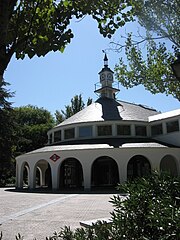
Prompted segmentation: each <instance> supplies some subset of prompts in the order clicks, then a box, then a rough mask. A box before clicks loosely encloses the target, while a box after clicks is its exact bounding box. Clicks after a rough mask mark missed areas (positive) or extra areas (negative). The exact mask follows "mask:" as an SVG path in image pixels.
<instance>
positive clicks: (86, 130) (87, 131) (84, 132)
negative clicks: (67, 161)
mask: <svg viewBox="0 0 180 240" xmlns="http://www.w3.org/2000/svg"><path fill="white" fill-rule="evenodd" d="M91 136H92V126H84V127H80V128H79V137H91Z"/></svg>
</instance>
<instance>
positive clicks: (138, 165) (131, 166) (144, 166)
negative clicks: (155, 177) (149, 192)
mask: <svg viewBox="0 0 180 240" xmlns="http://www.w3.org/2000/svg"><path fill="white" fill-rule="evenodd" d="M150 173H151V164H150V162H149V160H148V159H147V158H146V157H144V156H142V155H136V156H133V157H132V158H131V159H130V160H129V162H128V165H127V179H128V180H133V179H135V178H137V177H143V176H145V175H148V174H150Z"/></svg>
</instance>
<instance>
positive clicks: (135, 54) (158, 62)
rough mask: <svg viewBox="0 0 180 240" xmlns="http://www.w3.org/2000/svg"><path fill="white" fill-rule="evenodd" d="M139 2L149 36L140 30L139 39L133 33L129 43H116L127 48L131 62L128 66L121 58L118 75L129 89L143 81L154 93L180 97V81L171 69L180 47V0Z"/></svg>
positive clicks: (120, 47) (137, 9)
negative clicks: (143, 34) (142, 33)
mask: <svg viewBox="0 0 180 240" xmlns="http://www.w3.org/2000/svg"><path fill="white" fill-rule="evenodd" d="M139 4H140V6H139V7H138V8H136V9H135V15H136V16H137V18H138V22H139V23H140V25H141V26H142V27H144V28H145V29H146V30H147V32H146V36H145V37H143V36H142V35H141V34H140V33H139V36H138V38H137V37H136V38H135V36H133V35H132V33H129V35H128V37H127V40H126V43H125V45H120V44H116V47H117V48H116V50H118V51H120V50H121V49H122V48H123V47H125V53H126V56H127V61H128V67H127V66H126V64H125V63H124V59H122V58H120V61H119V63H118V64H117V65H116V68H115V72H116V77H117V79H118V80H119V81H120V82H121V83H122V85H123V86H125V87H127V88H129V87H133V86H137V85H139V84H142V85H144V86H145V88H146V89H147V90H149V91H151V92H152V93H154V94H155V93H166V94H167V95H168V94H172V95H173V96H174V97H175V98H177V99H178V100H180V93H179V90H180V82H179V81H178V80H176V78H175V76H174V75H173V72H172V69H171V64H172V63H173V62H174V60H175V59H176V56H177V54H178V51H179V48H180V39H179V35H180V28H179V26H180V20H179V14H180V5H179V1H177V0H173V1H165V0H160V1H159V0H152V1H144V0H141V1H139ZM136 35H137V34H136ZM158 40H159V41H158ZM170 45H171V47H170ZM168 48H169V49H168Z"/></svg>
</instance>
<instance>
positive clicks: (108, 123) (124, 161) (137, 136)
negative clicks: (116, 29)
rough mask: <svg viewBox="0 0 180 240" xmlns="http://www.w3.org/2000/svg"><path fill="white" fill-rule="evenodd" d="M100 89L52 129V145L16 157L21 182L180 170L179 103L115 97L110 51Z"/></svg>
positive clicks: (102, 179)
mask: <svg viewBox="0 0 180 240" xmlns="http://www.w3.org/2000/svg"><path fill="white" fill-rule="evenodd" d="M99 76H100V82H99V83H98V84H96V85H95V86H96V87H95V93H97V94H98V95H99V98H98V99H97V101H96V102H94V103H92V104H91V105H89V106H87V107H86V108H84V109H83V110H81V111H80V112H78V113H76V114H75V115H73V116H72V117H70V118H69V119H66V120H65V121H64V122H62V123H61V124H59V125H57V126H55V127H54V128H53V129H51V130H50V131H49V132H48V144H47V146H45V147H43V148H41V149H37V150H35V151H32V152H29V153H26V154H23V155H21V156H19V157H17V158H16V187H17V188H23V187H24V185H26V187H27V186H28V187H29V188H30V189H35V188H37V187H49V188H52V189H54V190H64V189H75V188H78V189H84V190H88V191H89V190H91V189H98V188H112V187H115V186H116V185H117V184H118V183H123V182H125V181H126V180H128V179H133V178H135V177H140V176H144V175H146V174H149V173H150V172H151V171H153V170H159V171H167V172H170V173H171V174H172V175H174V176H178V175H180V109H178V110H174V111H170V112H167V113H159V112H157V111H156V110H154V109H152V108H149V107H147V106H144V105H138V104H134V103H128V102H124V101H119V100H117V99H116V94H117V93H118V92H119V86H118V84H116V83H115V82H114V80H113V71H112V70H111V69H110V68H109V67H108V59H107V56H106V55H105V58H104V67H103V68H102V70H101V71H100V72H99Z"/></svg>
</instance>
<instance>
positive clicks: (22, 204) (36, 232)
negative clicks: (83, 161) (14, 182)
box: [0, 188, 113, 240]
mask: <svg viewBox="0 0 180 240" xmlns="http://www.w3.org/2000/svg"><path fill="white" fill-rule="evenodd" d="M112 196H113V194H112V193H111V194H105V193H103V194H92V193H88V194H85V193H82V194H80V193H79V194H72V193H69V194H68V193H65V194H64V193H59V194H53V193H29V192H28V193H26V192H14V191H10V190H9V189H4V188H0V206H1V207H0V231H2V232H3V240H13V239H14V240H15V236H16V235H17V234H18V233H20V234H21V235H23V236H24V240H33V239H34V238H36V239H37V240H42V239H46V236H47V237H48V236H52V234H53V233H54V232H55V231H56V232H59V231H60V230H61V228H62V227H64V226H70V227H71V229H75V228H77V227H81V226H80V222H86V221H91V220H92V219H102V218H103V219H109V218H110V212H111V211H112V210H113V208H112V205H111V203H109V200H110V197H112Z"/></svg>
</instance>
